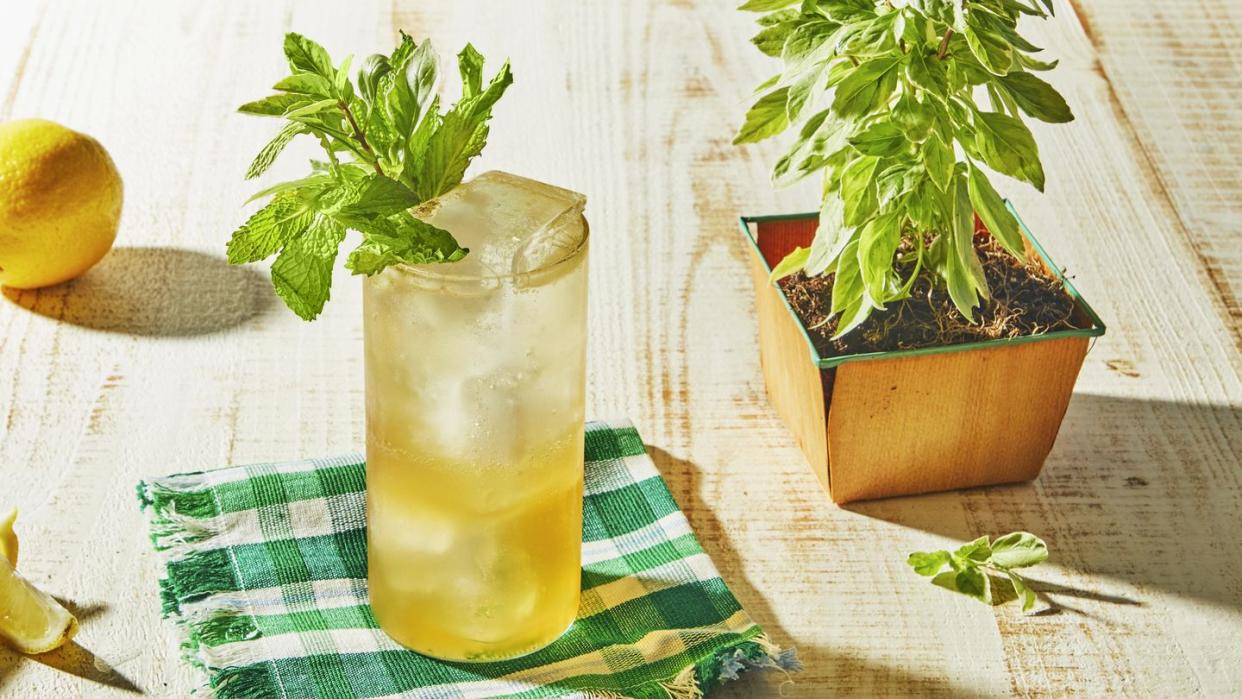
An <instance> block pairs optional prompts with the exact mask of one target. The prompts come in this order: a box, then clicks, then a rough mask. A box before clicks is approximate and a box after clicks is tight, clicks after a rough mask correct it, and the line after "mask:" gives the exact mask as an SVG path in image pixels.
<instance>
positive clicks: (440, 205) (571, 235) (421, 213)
mask: <svg viewBox="0 0 1242 699" xmlns="http://www.w3.org/2000/svg"><path fill="white" fill-rule="evenodd" d="M585 206H586V197H584V196H583V195H581V194H578V193H577V192H571V191H569V190H567V189H561V188H560V187H554V186H552V185H549V184H544V183H542V182H538V181H536V180H531V179H527V178H525V177H518V176H517V175H510V174H508V173H505V172H499V171H494V170H493V171H491V172H485V173H483V174H482V175H479V176H478V177H476V178H474V179H473V180H470V181H469V182H466V183H465V184H462V185H459V186H458V187H455V188H454V189H452V190H451V191H449V192H447V193H446V194H444V195H442V196H440V197H439V198H437V199H433V200H431V201H429V202H425V203H424V204H422V205H420V206H419V207H418V208H416V209H415V210H414V212H413V213H414V215H415V216H417V217H418V218H420V219H422V220H424V221H426V222H427V223H430V224H432V225H434V226H438V227H440V228H443V229H445V230H447V231H448V232H449V233H452V234H453V237H455V238H456V239H457V242H458V243H459V244H461V245H462V246H463V247H466V248H469V249H470V254H469V255H467V256H466V257H465V259H463V260H461V261H460V262H455V263H452V264H451V265H448V266H444V265H441V266H436V267H435V268H433V269H430V270H429V271H432V272H433V273H436V274H448V275H455V276H466V277H496V276H507V275H510V274H521V273H525V272H530V271H532V270H534V269H538V268H539V267H542V266H546V265H548V264H551V263H553V262H556V261H557V260H558V259H562V258H563V257H565V255H567V254H569V253H572V252H573V251H574V250H576V249H577V248H578V246H579V245H581V243H582V239H583V237H584V236H585V235H586V230H585V227H584V226H582V225H581V222H582V210H583V208H584V207H585Z"/></svg>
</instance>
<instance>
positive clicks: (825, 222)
mask: <svg viewBox="0 0 1242 699" xmlns="http://www.w3.org/2000/svg"><path fill="white" fill-rule="evenodd" d="M844 215H845V204H844V203H843V202H842V201H841V198H840V197H836V196H831V195H830V196H827V197H825V198H824V206H823V207H822V208H821V209H820V212H819V227H818V228H816V229H815V239H814V240H813V241H811V253H810V256H809V257H808V258H807V261H806V267H805V269H806V273H807V275H808V276H812V277H813V276H816V275H819V274H823V273H824V272H825V271H826V270H827V269H828V268H829V267H831V266H832V265H833V263H835V262H836V261H837V258H838V257H839V256H840V255H841V251H842V250H843V249H845V246H846V245H849V243H850V241H851V240H853V239H854V229H853V228H849V227H847V226H846V225H845V220H844Z"/></svg>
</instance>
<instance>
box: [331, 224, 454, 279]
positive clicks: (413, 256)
mask: <svg viewBox="0 0 1242 699" xmlns="http://www.w3.org/2000/svg"><path fill="white" fill-rule="evenodd" d="M366 231H367V236H366V237H365V238H364V239H363V241H362V244H361V245H359V246H358V247H357V248H355V249H354V251H353V252H351V253H350V254H349V258H348V259H347V260H346V261H345V266H346V268H348V269H349V270H350V271H351V272H353V273H354V274H365V275H368V276H370V275H372V274H376V273H378V272H381V271H383V270H384V269H385V268H387V267H389V266H391V265H395V264H413V265H425V264H432V263H437V262H456V261H457V260H460V259H461V258H462V257H464V256H465V254H466V251H465V250H463V249H462V248H460V247H458V245H457V241H455V240H453V236H451V235H449V233H448V231H445V230H443V229H440V228H436V227H435V226H432V225H431V224H429V223H426V222H424V221H421V220H419V219H417V218H414V217H413V216H411V215H410V214H409V213H407V212H402V213H400V214H397V215H395V216H391V217H388V218H383V219H378V220H376V221H373V222H371V223H369V224H368V225H367V227H366Z"/></svg>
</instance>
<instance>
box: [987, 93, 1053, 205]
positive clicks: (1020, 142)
mask: <svg viewBox="0 0 1242 699" xmlns="http://www.w3.org/2000/svg"><path fill="white" fill-rule="evenodd" d="M975 149H976V150H977V151H978V153H979V157H980V158H981V159H982V160H983V162H985V163H987V165H988V167H990V168H992V169H993V170H996V171H997V172H999V173H1001V174H1004V175H1009V176H1010V177H1013V178H1016V179H1019V180H1023V181H1025V182H1029V183H1031V184H1032V185H1034V186H1035V188H1036V189H1038V190H1039V191H1041V192H1042V191H1044V168H1043V166H1042V165H1040V163H1039V148H1038V147H1037V146H1036V145H1035V138H1034V137H1033V136H1032V135H1031V131H1030V129H1028V128H1026V125H1025V124H1023V123H1022V122H1021V121H1018V120H1017V119H1015V118H1013V117H1011V116H1008V115H1006V114H1000V113H999V112H976V113H975Z"/></svg>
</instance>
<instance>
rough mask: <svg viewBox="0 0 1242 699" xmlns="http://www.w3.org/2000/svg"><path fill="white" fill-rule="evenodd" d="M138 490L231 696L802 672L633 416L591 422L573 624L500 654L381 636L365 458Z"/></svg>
mask: <svg viewBox="0 0 1242 699" xmlns="http://www.w3.org/2000/svg"><path fill="white" fill-rule="evenodd" d="M138 493H139V498H140V499H141V501H142V504H143V506H144V507H145V508H146V509H147V510H148V512H149V514H150V522H151V539H152V541H153V542H154V544H155V548H156V549H157V550H158V551H160V552H161V554H162V555H163V556H164V558H165V561H166V569H165V577H164V578H163V579H162V580H160V592H161V600H162V603H163V612H164V615H165V616H168V617H172V618H173V619H174V620H175V621H176V622H177V625H178V627H179V628H180V629H181V631H182V633H183V635H184V639H185V641H184V644H183V645H184V648H185V650H186V657H187V659H189V660H190V662H192V663H194V664H196V665H198V666H200V667H201V668H203V669H204V670H205V671H206V674H207V682H206V685H207V694H208V695H209V696H215V697H218V698H219V699H259V698H266V697H282V698H287V699H303V698H305V699H314V698H319V699H335V698H337V697H393V696H400V697H436V698H444V699H449V698H457V697H496V696H505V697H523V698H526V697H531V698H533V697H564V696H583V697H597V698H600V699H604V698H615V697H636V698H639V699H648V698H657V697H658V698H660V699H668V698H669V697H673V698H675V699H681V698H683V697H697V696H700V694H701V693H706V692H709V691H710V690H711V689H712V688H714V687H716V686H717V685H719V684H720V682H722V681H724V680H727V679H734V678H736V677H737V674H738V673H739V672H740V671H742V670H746V669H749V668H759V667H778V668H782V669H786V670H792V669H796V666H797V661H796V660H795V659H794V657H793V653H792V652H791V651H786V652H783V653H782V652H781V651H780V649H779V648H777V647H776V646H775V645H773V644H772V643H771V642H770V641H769V640H767V638H766V637H765V636H764V635H763V632H762V630H761V629H760V628H759V626H758V625H756V624H755V622H754V621H752V620H751V618H750V617H749V616H748V615H747V614H746V612H745V611H744V610H743V609H742V607H741V605H740V604H738V601H737V600H736V599H735V598H734V597H733V594H732V593H730V592H729V589H728V587H726V586H725V583H724V581H723V580H721V579H720V575H719V573H717V572H716V568H715V566H713V565H712V562H711V559H709V558H708V556H707V554H706V553H704V551H703V549H702V547H700V546H699V542H698V540H697V539H696V538H695V536H694V533H693V532H692V531H691V530H690V525H689V523H688V522H687V521H686V518H685V516H684V515H682V513H681V511H680V510H679V509H678V508H677V503H676V502H674V501H673V498H672V496H671V495H670V494H669V491H668V488H666V487H665V485H664V481H663V480H662V479H661V478H660V474H659V473H658V472H657V471H656V468H655V465H654V464H653V463H652V462H651V459H650V458H649V457H648V456H647V454H646V452H645V450H644V448H643V443H642V439H641V438H640V437H639V436H638V433H637V432H636V431H635V430H634V429H633V427H631V426H629V425H628V424H612V425H608V424H601V423H592V424H589V425H588V426H587V433H586V497H585V502H584V507H583V544H582V552H583V560H582V605H581V609H580V610H579V616H578V620H577V621H576V622H575V623H574V625H573V627H572V628H571V629H570V631H569V632H568V633H566V634H565V635H564V636H563V637H562V638H561V639H559V640H558V641H556V642H555V643H553V644H552V645H550V646H548V647H547V648H545V649H543V650H541V651H539V652H537V653H534V654H531V655H528V656H525V657H522V658H518V659H515V660H508V661H503V662H493V663H469V664H464V663H461V664H459V663H447V662H442V661H439V660H433V659H431V658H428V657H425V656H422V655H419V654H417V653H413V652H411V651H408V650H405V649H404V648H402V647H401V646H399V645H397V644H396V643H395V642H394V641H392V640H391V639H389V638H388V636H386V635H385V634H384V632H382V631H380V629H379V627H378V625H377V624H376V621H375V617H374V616H373V615H372V613H371V608H370V606H369V605H368V603H367V577H366V576H367V552H366V545H367V544H366V510H365V494H366V473H365V468H364V464H363V460H362V458H361V457H360V456H357V455H355V456H346V457H338V458H332V459H312V460H309V461H296V462H290V463H280V464H260V465H256V466H237V467H231V468H224V469H220V470H216V471H208V472H200V473H185V474H180V475H175V476H169V477H166V478H160V479H157V480H153V481H150V482H144V483H140V484H139V487H138ZM428 574H429V575H434V574H435V573H434V571H428Z"/></svg>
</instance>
